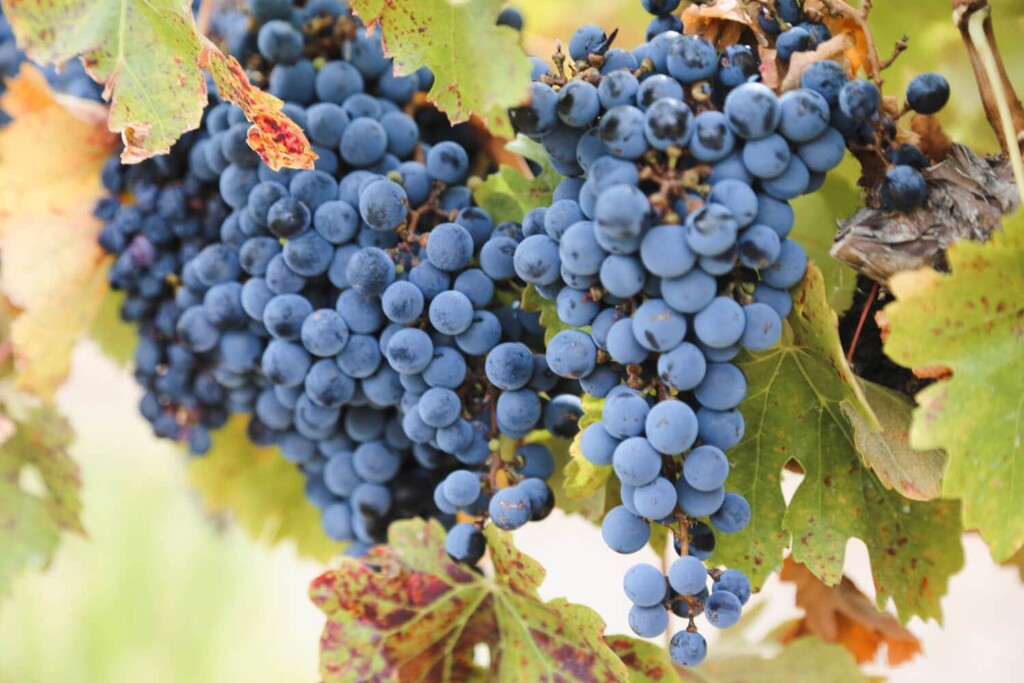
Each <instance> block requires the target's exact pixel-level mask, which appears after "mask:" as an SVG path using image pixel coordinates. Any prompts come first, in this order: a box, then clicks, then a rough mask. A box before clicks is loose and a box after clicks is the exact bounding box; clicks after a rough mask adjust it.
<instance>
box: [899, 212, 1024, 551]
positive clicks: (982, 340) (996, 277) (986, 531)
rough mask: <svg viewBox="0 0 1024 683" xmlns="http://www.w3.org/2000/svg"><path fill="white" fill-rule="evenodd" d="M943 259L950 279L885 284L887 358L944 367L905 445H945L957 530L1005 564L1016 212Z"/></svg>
mask: <svg viewBox="0 0 1024 683" xmlns="http://www.w3.org/2000/svg"><path fill="white" fill-rule="evenodd" d="M948 253H949V264H950V269H951V270H952V274H939V273H937V272H935V271H933V270H930V269H922V270H917V271H911V272H907V273H900V274H898V275H896V276H895V277H893V278H892V280H891V282H890V289H891V290H892V292H893V293H894V294H895V295H896V298H897V301H896V302H895V303H892V304H889V305H888V306H886V308H885V314H886V317H887V318H888V320H889V324H890V333H889V338H888V340H887V341H886V344H885V352H886V353H887V354H888V355H889V356H890V357H892V359H893V360H895V361H896V362H897V363H900V364H902V365H906V366H908V367H921V366H929V365H942V366H947V367H949V368H951V369H952V371H953V377H952V379H950V380H947V381H940V382H936V383H935V384H933V385H931V386H929V387H928V388H927V389H925V390H923V391H921V392H920V393H919V394H918V395H917V397H916V399H917V403H918V405H919V407H918V408H917V409H916V410H915V411H914V423H913V426H912V428H911V432H910V444H911V445H912V446H913V447H915V448H920V449H928V448H943V449H945V451H946V453H947V454H948V455H949V464H948V466H947V468H946V473H945V476H944V478H943V489H942V494H943V496H946V497H949V498H959V499H961V501H962V504H963V517H964V526H965V527H966V528H968V529H978V530H979V531H980V532H981V535H982V537H983V538H984V539H985V540H986V541H987V542H988V544H989V547H990V548H991V550H992V555H993V556H994V557H995V558H996V559H997V560H1005V559H1006V558H1008V557H1010V556H1011V555H1013V553H1014V552H1016V551H1017V549H1018V548H1020V547H1021V546H1022V545H1024V506H1022V505H1021V500H1022V499H1024V448H1022V446H1021V441H1022V430H1024V426H1022V425H1024V399H1022V397H1024V298H1022V297H1021V292H1022V291H1024V215H1022V214H1020V213H1018V214H1017V216H1015V217H1014V218H1013V219H1011V220H1009V221H1007V223H1006V225H1005V226H1004V230H1003V232H997V233H996V234H995V235H993V237H992V240H991V241H990V242H987V243H984V244H978V243H974V242H958V243H956V244H954V245H953V246H951V247H950V248H949V252H948Z"/></svg>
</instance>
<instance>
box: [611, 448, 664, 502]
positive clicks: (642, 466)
mask: <svg viewBox="0 0 1024 683" xmlns="http://www.w3.org/2000/svg"><path fill="white" fill-rule="evenodd" d="M612 465H613V466H614V468H615V474H616V475H617V476H618V478H619V481H621V482H622V483H623V484H626V485H627V486H637V487H640V486H646V485H647V484H650V483H652V482H653V481H654V480H655V479H657V478H658V473H659V472H661V455H660V454H659V453H658V452H657V451H656V450H654V448H653V447H652V446H651V444H650V442H649V441H648V440H647V439H646V438H644V437H642V436H634V437H630V438H628V439H626V440H625V441H623V442H622V443H620V444H619V445H618V446H616V447H615V454H614V456H613V458H612ZM634 501H635V499H634Z"/></svg>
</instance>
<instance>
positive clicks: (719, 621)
mask: <svg viewBox="0 0 1024 683" xmlns="http://www.w3.org/2000/svg"><path fill="white" fill-rule="evenodd" d="M742 612H743V605H742V604H741V603H740V599H739V598H737V597H736V596H735V595H733V594H732V593H729V592H728V591H719V592H717V593H712V594H711V597H710V598H708V599H707V601H706V602H705V603H704V615H705V616H706V617H707V619H708V623H709V624H711V625H712V626H714V627H716V628H729V627H730V626H733V625H735V624H736V622H738V621H739V620H740V615H741V613H742Z"/></svg>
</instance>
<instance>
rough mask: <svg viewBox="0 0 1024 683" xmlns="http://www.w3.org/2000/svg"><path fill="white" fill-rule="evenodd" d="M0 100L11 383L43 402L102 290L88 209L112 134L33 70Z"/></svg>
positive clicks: (0, 212)
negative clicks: (7, 118) (12, 311)
mask: <svg viewBox="0 0 1024 683" xmlns="http://www.w3.org/2000/svg"><path fill="white" fill-rule="evenodd" d="M0 105H2V106H3V107H4V108H5V109H9V108H13V109H17V110H18V112H19V114H18V117H17V118H16V119H15V120H14V121H13V122H12V123H10V124H9V125H8V126H7V127H5V128H4V129H3V130H2V131H0V254H2V255H3V264H2V269H0V289H2V291H3V294H4V295H6V296H7V297H8V299H10V301H11V303H12V304H13V305H14V306H16V307H17V308H19V309H21V314H20V315H19V316H17V317H16V318H15V320H14V321H13V323H12V325H11V342H12V343H13V345H14V356H15V363H16V368H17V371H18V372H17V382H18V386H19V387H20V388H22V389H25V390H26V391H30V392H32V393H34V394H36V395H37V396H39V397H41V398H43V399H45V400H50V399H52V397H53V393H54V391H56V389H57V388H58V387H59V386H60V385H61V383H63V381H64V378H65V377H66V376H67V373H68V370H69V367H70V362H71V349H72V347H73V345H74V344H75V342H76V341H77V340H78V337H79V336H80V335H81V334H82V333H83V332H84V331H85V330H86V329H88V327H89V325H90V323H91V321H92V319H93V317H94V316H95V315H96V312H97V311H98V309H99V306H100V304H101V302H102V300H103V295H104V294H105V293H106V291H107V283H106V271H107V264H108V260H107V259H106V257H105V255H104V254H103V251H102V249H100V247H99V245H98V244H97V242H96V237H97V235H98V233H99V230H100V228H101V227H102V225H101V223H100V222H99V221H98V220H97V219H96V218H94V217H93V215H92V211H93V207H94V206H95V203H96V200H97V199H98V198H99V197H101V196H102V195H103V193H104V190H103V187H102V185H101V184H100V169H101V168H102V166H103V164H104V163H105V162H106V160H107V159H108V158H109V156H110V153H111V151H112V150H113V149H114V144H115V139H114V138H113V136H111V135H110V134H109V133H108V132H106V131H105V130H103V128H102V125H100V126H97V125H93V124H89V123H86V122H83V121H80V120H79V119H77V118H76V117H74V116H73V115H71V114H70V113H68V112H67V111H66V110H65V109H63V108H62V107H61V106H60V105H59V104H58V103H57V102H56V101H54V99H53V97H52V96H51V95H50V92H49V87H48V86H47V85H46V80H45V79H44V78H43V76H42V75H41V74H40V73H39V71H38V70H37V69H35V68H34V67H30V66H29V67H25V68H24V69H23V70H22V72H21V74H20V75H19V76H18V77H17V78H14V79H12V80H10V81H8V93H7V94H6V95H5V96H4V97H3V99H2V101H0Z"/></svg>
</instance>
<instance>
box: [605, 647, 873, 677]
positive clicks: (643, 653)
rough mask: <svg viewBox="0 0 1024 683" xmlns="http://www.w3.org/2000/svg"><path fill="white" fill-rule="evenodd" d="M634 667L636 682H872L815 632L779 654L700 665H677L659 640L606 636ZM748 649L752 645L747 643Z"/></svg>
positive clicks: (631, 668) (842, 651) (715, 658)
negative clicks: (689, 666)
mask: <svg viewBox="0 0 1024 683" xmlns="http://www.w3.org/2000/svg"><path fill="white" fill-rule="evenodd" d="M605 640H606V642H607V643H608V645H609V646H611V648H612V649H613V650H614V651H615V654H617V655H618V656H619V658H620V659H621V660H622V663H623V664H625V665H626V668H627V669H629V680H630V683H750V682H752V681H757V683H820V681H828V682H829V683H866V682H867V680H868V679H867V678H865V677H864V675H863V674H862V673H861V672H860V670H859V669H858V668H857V661H856V660H855V659H854V658H853V655H851V654H850V653H849V652H848V651H847V650H846V649H845V648H844V647H842V646H841V645H833V644H831V643H826V642H825V641H824V640H821V639H820V638H817V637H815V636H807V637H804V638H799V639H797V640H795V641H793V642H792V643H791V644H789V645H787V646H786V647H784V648H782V649H781V651H779V652H777V654H775V656H773V657H760V656H757V655H743V656H728V655H727V656H716V655H715V652H714V650H712V651H711V656H710V657H709V658H708V660H707V661H706V662H705V663H704V664H702V665H700V666H699V667H697V668H696V669H683V668H681V667H677V666H676V665H675V664H673V662H672V660H671V659H670V658H669V655H668V652H667V651H666V650H665V649H664V648H661V647H658V646H657V645H655V644H654V643H651V642H649V641H646V640H639V639H637V638H631V637H629V636H609V637H608V638H606V639H605ZM744 649H745V650H750V649H751V647H750V646H747V647H745V648H744Z"/></svg>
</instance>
